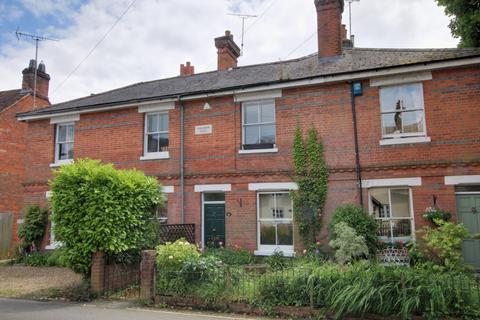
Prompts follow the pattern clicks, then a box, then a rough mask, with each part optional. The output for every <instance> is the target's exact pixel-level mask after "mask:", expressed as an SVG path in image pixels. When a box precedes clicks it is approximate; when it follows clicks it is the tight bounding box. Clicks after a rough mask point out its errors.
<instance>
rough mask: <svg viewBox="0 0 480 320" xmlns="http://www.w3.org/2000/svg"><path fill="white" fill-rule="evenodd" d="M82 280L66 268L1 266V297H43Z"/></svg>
mask: <svg viewBox="0 0 480 320" xmlns="http://www.w3.org/2000/svg"><path fill="white" fill-rule="evenodd" d="M81 282H82V276H81V275H79V274H76V273H74V272H73V271H71V270H69V269H66V268H57V267H48V268H47V267H27V266H0V296H1V297H15V298H30V299H41V298H46V297H51V296H52V295H53V296H55V293H60V292H62V291H64V290H68V289H69V288H72V287H75V286H78V285H80V284H81Z"/></svg>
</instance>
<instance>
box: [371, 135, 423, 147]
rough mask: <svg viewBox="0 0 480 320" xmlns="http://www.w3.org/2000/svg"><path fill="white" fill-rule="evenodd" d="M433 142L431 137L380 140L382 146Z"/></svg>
mask: <svg viewBox="0 0 480 320" xmlns="http://www.w3.org/2000/svg"><path fill="white" fill-rule="evenodd" d="M429 142H432V138H430V137H411V138H391V139H382V140H380V145H381V146H391V145H396V144H410V143H429Z"/></svg>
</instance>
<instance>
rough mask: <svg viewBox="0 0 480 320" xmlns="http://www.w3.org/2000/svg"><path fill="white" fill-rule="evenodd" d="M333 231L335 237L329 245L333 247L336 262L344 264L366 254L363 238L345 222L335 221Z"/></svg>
mask: <svg viewBox="0 0 480 320" xmlns="http://www.w3.org/2000/svg"><path fill="white" fill-rule="evenodd" d="M333 233H334V234H335V238H334V239H333V240H330V242H329V245H330V247H332V248H333V249H335V259H336V260H337V262H338V263H340V264H346V263H348V262H352V261H353V260H354V259H355V258H357V257H362V256H366V255H368V247H367V244H366V241H365V238H364V237H363V236H361V235H358V234H357V232H356V231H355V229H353V228H352V227H350V226H349V225H348V224H347V223H346V222H340V223H337V224H336V225H335V226H334V228H333Z"/></svg>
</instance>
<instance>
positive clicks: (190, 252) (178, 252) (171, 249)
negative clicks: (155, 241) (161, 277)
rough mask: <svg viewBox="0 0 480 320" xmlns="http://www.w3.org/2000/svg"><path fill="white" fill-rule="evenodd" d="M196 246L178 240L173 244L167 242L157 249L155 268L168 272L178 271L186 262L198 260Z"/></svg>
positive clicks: (198, 254) (183, 240) (198, 255)
mask: <svg viewBox="0 0 480 320" xmlns="http://www.w3.org/2000/svg"><path fill="white" fill-rule="evenodd" d="M199 257H200V253H198V250H197V246H196V245H194V244H190V243H188V241H186V240H185V239H179V240H177V241H175V242H174V243H170V242H167V243H166V244H161V245H159V246H158V247H157V266H158V268H159V270H162V271H166V272H170V271H180V270H181V269H182V267H183V264H184V263H185V262H187V261H192V260H198V259H199Z"/></svg>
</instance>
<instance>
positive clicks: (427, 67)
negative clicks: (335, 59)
mask: <svg viewBox="0 0 480 320" xmlns="http://www.w3.org/2000/svg"><path fill="white" fill-rule="evenodd" d="M477 64H480V57H473V58H464V59H456V60H451V61H437V62H426V63H422V64H417V65H413V66H403V67H391V68H388V69H379V70H367V71H358V72H352V73H347V74H336V75H327V76H320V77H314V78H311V79H306V80H295V81H289V82H284V83H278V84H270V85H262V86H257V87H252V88H248V89H240V90H223V91H218V92H215V93H210V94H192V95H186V96H182V97H181V99H179V98H173V99H172V98H167V99H158V100H155V101H148V102H141V103H128V104H122V105H116V106H111V107H99V108H92V109H87V110H78V111H70V112H68V111H67V112H62V113H58V114H55V115H52V114H44V115H36V116H35V115H33V116H21V117H18V118H17V120H18V121H28V120H37V119H49V118H52V117H54V116H64V115H70V114H84V113H94V112H100V111H101V112H103V111H108V110H116V109H124V108H129V107H138V106H141V105H151V104H153V103H156V102H172V101H179V100H182V101H188V100H196V99H205V98H209V97H221V96H228V95H240V94H244V93H250V92H260V91H269V90H276V89H286V88H295V87H304V86H311V85H317V84H323V83H332V82H341V81H349V80H360V79H369V78H373V77H382V76H393V75H400V74H405V73H412V72H421V71H431V70H439V69H446V68H454V67H462V66H469V65H477Z"/></svg>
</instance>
